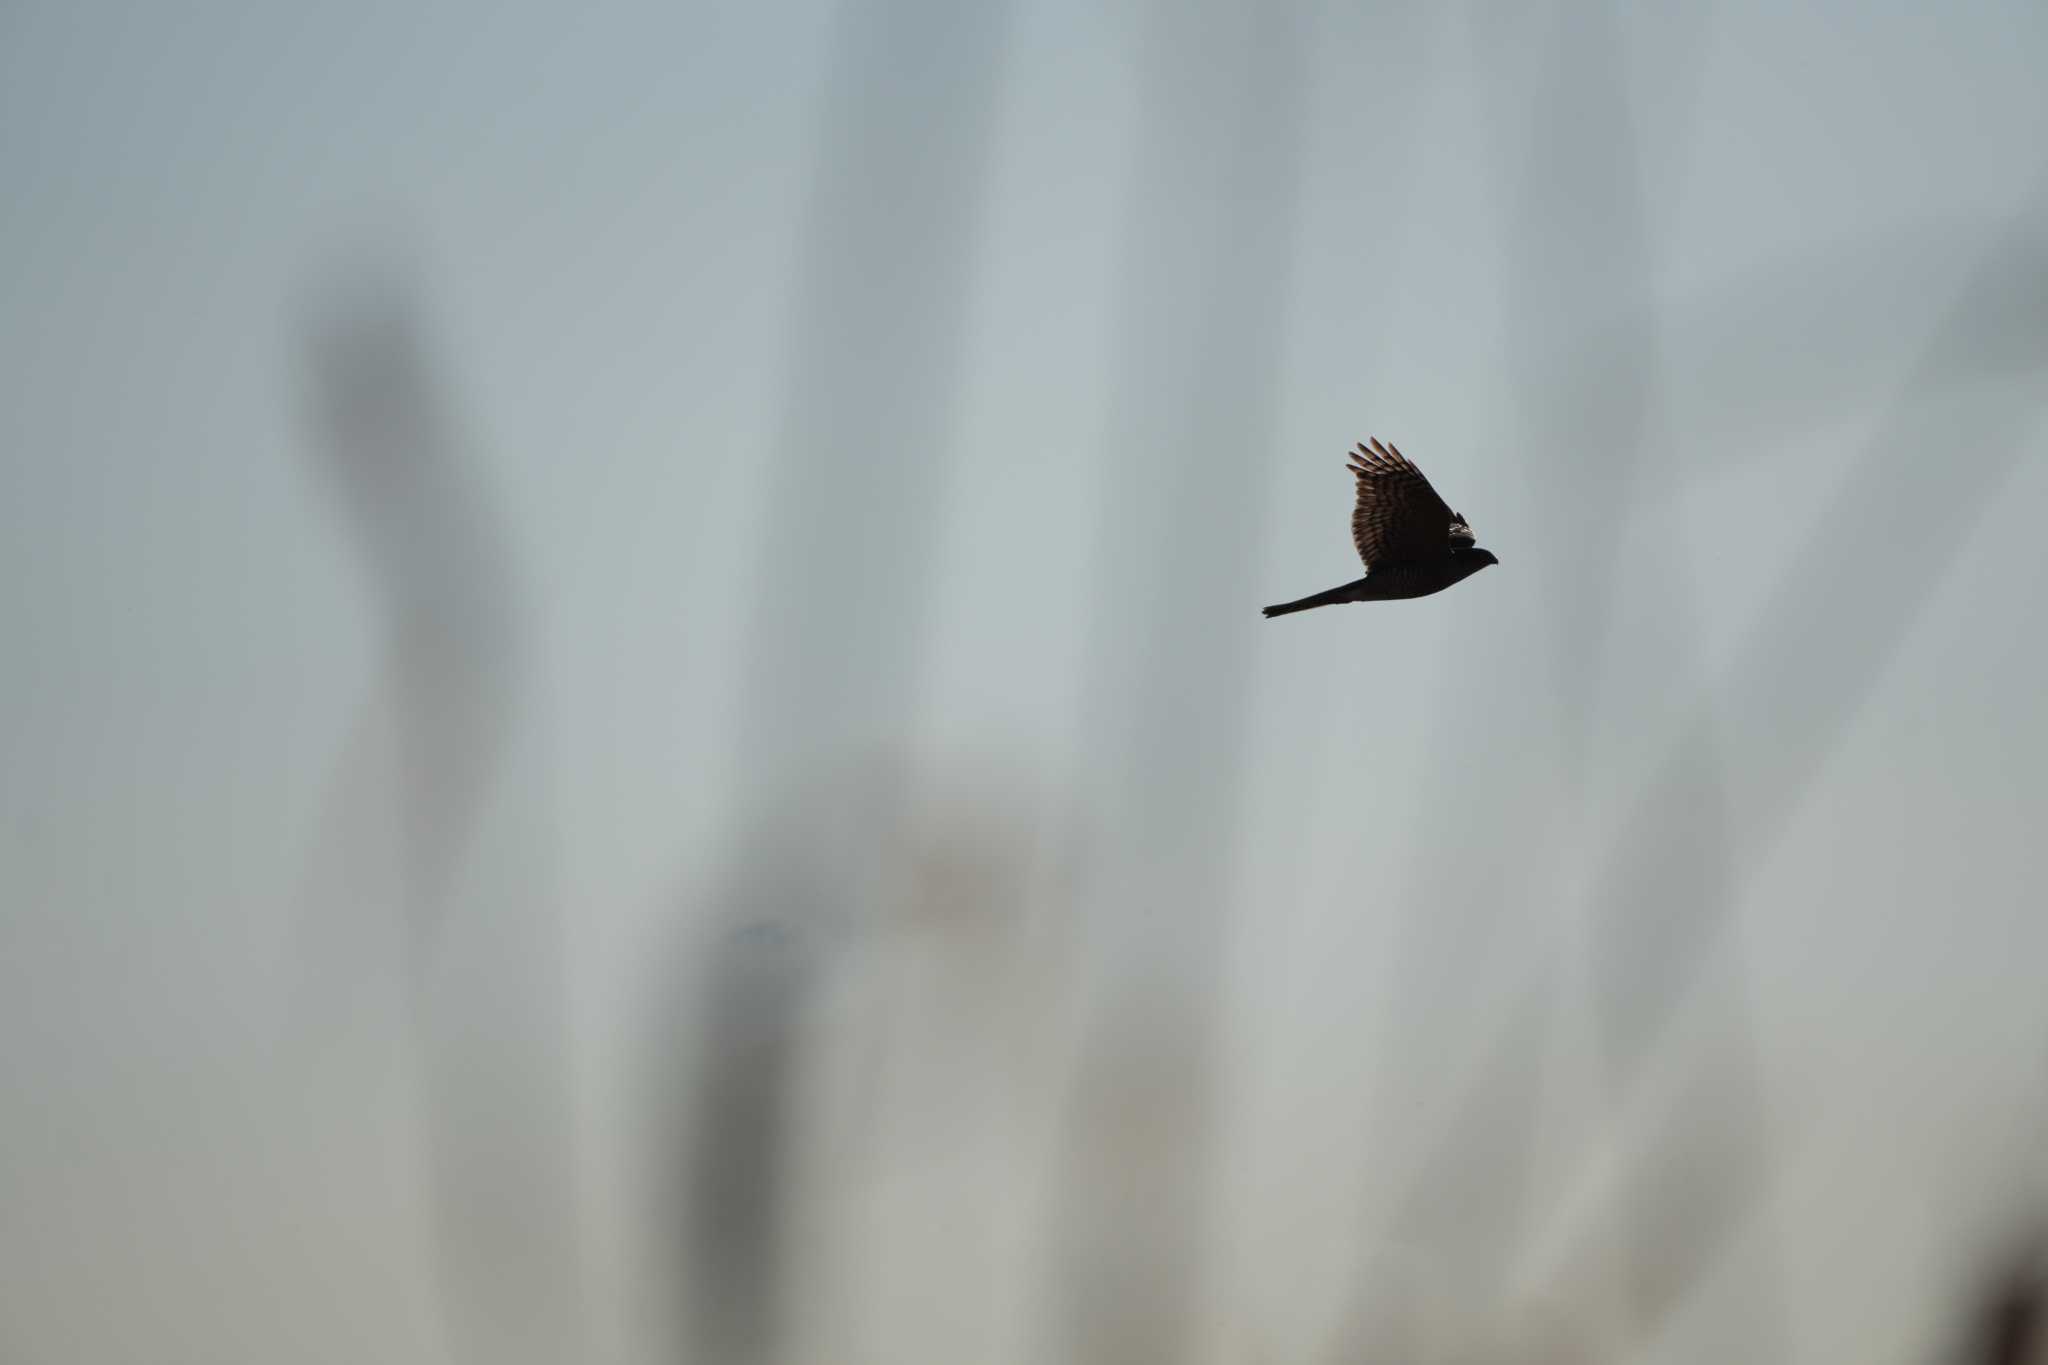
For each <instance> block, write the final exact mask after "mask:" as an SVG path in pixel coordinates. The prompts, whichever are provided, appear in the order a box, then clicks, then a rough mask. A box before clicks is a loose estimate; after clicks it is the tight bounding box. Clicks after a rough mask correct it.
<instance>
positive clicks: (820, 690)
mask: <svg viewBox="0 0 2048 1365" xmlns="http://www.w3.org/2000/svg"><path fill="white" fill-rule="evenodd" d="M1006 9H1007V6H1006V5H1003V4H976V5H953V4H947V3H943V0H847V4H846V7H845V8H844V10H843V11H842V12H841V14H840V18H839V30H838V45H837V51H836V53H835V56H834V58H833V66H832V71H831V75H830V78H829V85H828V89H827V91H826V95H825V100H824V110H823V113H824V124H823V127H822V128H821V130H820V143H821V146H820V153H819V162H818V168H817V171H816V184H815V188H814V190H813V192H812V196H811V199H810V202H809V204H808V206H807V209H806V219H805V224H804V228H803V233H802V238H801V240H802V243H803V246H802V250H803V257H804V258H803V260H802V261H801V262H800V263H799V266H798V270H799V272H800V284H799V288H798V292H797V298H796V303H795V314H794V317H793V319H792V323H791V336H790V342H789V344H790V347H791V354H790V371H789V379H788V383H787V386H786V388H785V390H784V393H783V397H782V417H781V432H780V435H779V437H778V440H777V444H776V449H775V450H774V451H773V453H772V457H771V458H772V461H773V469H772V472H771V474H770V477H769V482H768V487H769V507H768V513H767V518H766V522H765V526H766V535H765V536H764V538H763V540H762V542H761V560H760V566H759V570H758V590H757V595H756V597H755V598H754V600H753V602H752V604H751V607H752V615H753V619H754V626H753V631H752V637H753V638H752V644H751V655H750V658H749V659H748V661H747V673H746V676H747V683H748V686H747V691H746V697H747V703H746V711H745V714H744V715H743V716H742V717H741V726H740V740H741V746H740V755H741V771H742V773H743V776H744V789H745V790H746V792H747V793H748V795H749V796H750V797H751V798H753V799H754V800H759V799H761V798H763V797H767V798H771V799H772V798H774V797H779V796H781V795H782V794H783V793H784V792H785V790H786V789H787V787H788V786H789V785H790V784H796V785H802V784H804V783H805V782H807V781H808V780H810V778H811V777H813V776H814V775H815V774H816V771H817V768H818V765H819V763H820V762H821V761H823V762H835V761H839V760H841V759H843V758H845V757H846V756H848V755H849V754H853V753H864V752H866V751H868V750H869V749H870V748H871V747H872V746H874V745H875V744H877V743H878V742H879V743H882V744H885V745H887V744H894V743H896V742H897V741H899V740H900V739H901V737H902V735H903V732H904V730H905V728H906V727H907V724H908V722H909V718H910V717H911V715H912V714H913V711H914V707H915V704H916V688H915V683H916V679H917V675H918V669H919V665H920V662H921V659H922V655H923V652H924V634H925V628H926V619H925V617H926V605H927V598H928V596H929V590H930V578H931V572H932V565H931V549H932V546H933V545H934V543H935V542H936V540H937V537H938V534H939V531H940V527H939V525H938V517H939V511H940V507H941V497H942V495H943V493H944V492H945V478H944V475H945V466H946V453H947V443H948V440H949V437H950V434H951V421H952V416H953V409H954V392H955V389H956V387H957V385H958V381H959V378H960V357H961V353H962V342H963V339H964V336H965V331H966V324H967V321H968V317H967V306H966V305H967V300H968V297H969V294H970V288H969V286H970V282H971V271H970V267H971V265H972V259H973V248H974V245H975V242H976V239H977V232H976V226H977V224H976V211H977V209H978V208H979V206H980V202H981V197H982V195H981V190H982V184H983V179H984V174H985V171H986V167H987V162H988V159H989V134H990V132H991V128H992V120H993V115H994V108H995V99H996V91H997V80H998V77H999V74H1000V58H1001V55H1002V39H1003V34H1004V32H1005V24H1006Z"/></svg>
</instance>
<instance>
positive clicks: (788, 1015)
mask: <svg viewBox="0 0 2048 1365" xmlns="http://www.w3.org/2000/svg"><path fill="white" fill-rule="evenodd" d="M1007 8H1008V7H1007V5H1006V4H1002V3H991V4H971V5H960V4H953V3H949V2H948V0H847V3H846V4H845V6H844V7H843V9H842V10H841V12H840V14H839V17H838V30H837V38H836V47H835V51H834V53H833V55H832V58H831V62H830V70H829V74H828V77H827V88H826V90H825V93H824V99H823V105H822V109H821V115H822V121H821V124H820V127H819V152H818V164H817V169H816V172H815V179H814V183H813V186H812V190H811V194H810V200H809V203H808V205H807V208H806V216H805V222H804V224H803V226H802V229H801V234H800V239H799V240H800V243H801V246H800V250H801V253H802V259H801V260H800V261H799V262H798V265H797V270H798V273H799V276H800V278H799V283H798V287H797V290H796V298H795V303H794V311H793V315H792V318H791V324H790V338H789V346H790V355H789V372H788V376H787V380H786V383H785V386H784V390H783V395H782V412H781V431H780V434H779V436H778V438H777V440H776V444H775V448H774V449H773V450H772V451H771V452H770V458H771V462H772V471H771V473H770V476H769V479H768V485H767V486H768V500H769V506H768V510H767V513H766V518H765V522H764V527H765V530H764V535H763V539H762V542H761V547H760V556H761V558H760V565H759V569H758V575H757V585H756V594H755V596H754V597H753V599H752V600H751V601H750V603H749V612H750V615H751V617H752V621H753V625H752V630H751V640H750V644H749V652H748V657H746V658H745V659H743V660H742V661H741V667H742V669H743V674H744V678H745V689H744V693H743V695H744V696H745V699H746V700H745V703H744V709H743V711H742V714H741V715H740V716H739V717H738V723H737V728H736V736H737V738H736V744H737V752H736V761H735V764H734V770H735V775H736V780H735V784H734V796H735V809H734V811H733V813H732V814H733V819H734V821H735V825H736V828H737V829H738V830H739V833H740V837H739V838H738V839H737V840H736V841H735V847H734V850H733V853H732V857H731V861H730V862H729V864H728V865H727V867H726V868H725V870H724V872H723V874H722V877H721V878H720V880H719V881H718V883H717V885H718V887H719V889H718V890H716V891H715V892H714V900H715V904H714V905H713V907H712V913H711V925H710V927H709V929H708V931H705V933H704V934H700V933H699V932H698V931H697V930H696V928H694V927H692V928H691V929H689V930H688V931H686V932H685V933H684V934H683V935H682V936H681V938H680V940H679V943H680V946H679V949H678V961H677V970H674V971H672V972H670V973H669V974H668V975H667V977H666V979H665V980H664V982H663V990H664V994H665V995H666V996H669V997H672V998H671V999H665V1000H664V1001H662V1002H661V1006H662V1009H663V1011H664V1012H666V1013H668V1017H669V1018H671V1019H677V1018H678V1016H677V1015H676V1014H675V1013H674V1011H677V1010H680V1011H681V1015H680V1022H679V1023H678V1024H677V1025H676V1026H675V1027H658V1028H657V1035H656V1038H657V1043H656V1045H657V1047H658V1049H660V1053H661V1055H659V1056H658V1057H657V1059H656V1063H655V1064H656V1066H657V1067H659V1068H660V1069H661V1070H662V1072H663V1075H664V1077H665V1079H664V1080H663V1081H662V1082H661V1083H660V1084H659V1086H658V1088H659V1090H660V1091H661V1092H662V1093H663V1094H665V1095H667V1096H669V1098H670V1101H671V1102H672V1103H673V1105H674V1108H673V1110H672V1112H671V1118H670V1120H669V1122H668V1123H666V1124H665V1125H664V1126H663V1128H662V1129H661V1131H662V1133H664V1134H667V1135H669V1136H665V1137H664V1138H663V1139H662V1140H663V1141H664V1142H665V1143H668V1144H671V1147H672V1151H673V1155H672V1156H671V1157H670V1158H669V1159H670V1160H680V1163H681V1165H680V1167H679V1168H678V1169H676V1170H674V1171H673V1172H671V1173H670V1176H669V1177H668V1178H669V1179H671V1180H672V1181H673V1184H672V1186H671V1190H670V1193H669V1195H668V1196H667V1197H666V1198H665V1199H664V1200H663V1201H662V1202H663V1203H664V1205H665V1206H666V1207H667V1208H669V1209H670V1210H671V1213H670V1214H669V1216H670V1217H671V1219H672V1220H673V1224H674V1226H675V1227H676V1228H677V1229H678V1230H679V1232H680V1236H681V1239H682V1243H683V1245H682V1248H681V1251H680V1263H679V1264H677V1265H675V1266H673V1267H672V1272H673V1274H674V1275H675V1277H676V1284H677V1285H678V1286H679V1287H680V1286H685V1285H686V1286H688V1289H687V1291H686V1292H685V1293H684V1294H683V1295H682V1298H683V1299H684V1300H685V1302H683V1303H681V1304H679V1305H678V1307H679V1308H680V1309H681V1310H682V1312H683V1315H684V1319H685V1320H684V1321H683V1322H682V1323H681V1324H680V1325H679V1331H678V1336H677V1339H676V1341H675V1343H674V1347H675V1350H676V1351H677V1352H679V1353H680V1356H681V1358H686V1359H690V1360H693V1361H707V1362H718V1363H720V1365H723V1363H724V1362H756V1361H767V1360H772V1359H777V1358H780V1357H781V1356H782V1355H783V1353H784V1350H785V1342H784V1341H783V1339H782V1337H781V1328H782V1326H783V1324H784V1321H785V1319H786V1318H787V1311H786V1310H787V1301H788V1298H789V1293H790V1291H789V1277H790V1257H789V1255H788V1246H787V1244H786V1243H787V1239H786V1237H785V1225H786V1223H787V1220H788V1219H789V1217H790V1216H791V1210H790V1201H789V1198H788V1195H787V1189H788V1185H789V1172H788V1170H787V1163H788V1160H789V1157H790V1150H791V1143H790V1136H791V1134H790V1128H791V1121H790V1117H789V1116H790V1112H791V1111H790V1105H791V1104H792V1102H793V1095H792V1087H793V1086H794V1084H795V1078H796V1075H797V1073H798V1069H799V1064H800V1061H801V1054H802V1049H803V1026H804V1021H805V1018H806V1015H807V1014H808V1012H809V1011H810V1009H811V1008H812V1005H813V1000H814V996H815V994H816V992H817V990H818V988H819V985H820V982H821V975H820V974H821V973H822V972H824V971H825V970H827V969H828V967H829V963H830V958H831V955H832V954H833V953H834V951H835V950H836V948H837V947H838V946H839V945H840V944H841V943H842V942H843V941H844V935H845V934H846V933H847V932H849V931H852V932H861V931H864V930H865V929H866V928H867V927H869V926H871V925H872V924H873V923H874V922H875V920H876V918H877V917H878V915H879V914H880V913H881V912H882V909H883V906H882V902H883V900H884V899H885V898H886V897H887V896H889V895H891V894H893V891H892V889H891V884H890V880H889V877H888V875H887V869H886V868H884V867H883V866H882V865H881V861H882V860H883V859H885V858H886V856H887V855H888V852H889V850H890V849H891V848H892V847H893V846H894V845H893V842H892V841H893V840H894V839H895V837H896V835H897V833H898V831H899V829H900V825H901V820H902V812H901V802H902V801H903V799H904V794H905V789H906V782H905V778H904V776H903V774H902V773H901V772H900V771H899V769H898V762H899V760H900V752H899V750H900V746H901V743H902V741H903V739H904V737H905V734H906V731H907V730H908V728H909V726H910V723H911V721H912V719H913V717H914V707H915V702H916V682H917V677H918V671H919V666H920V662H921V656H922V654H923V650H924V634H925V629H926V605H927V599H928V595H929V590H930V578H931V573H932V565H931V550H932V546H933V545H934V543H935V542H936V539H937V537H938V535H939V532H940V530H941V528H940V526H939V525H938V524H937V522H938V514H939V509H940V506H941V495H942V493H943V492H944V472H945V468H944V467H945V464H946V454H947V443H948V440H949V436H950V423H951V418H952V413H953V403H954V393H955V390H956V388H957V385H958V380H959V360H960V356H961V353H962V343H963V340H964V336H965V331H966V325H967V322H968V316H967V299H968V296H969V292H970V291H969V285H970V267H971V264H972V259H973V251H974V246H975V242H976V237H977V232H976V227H977V224H976V215H977V210H978V208H979V204H980V199H981V188H982V181H983V177H984V172H985V170H986V167H987V163H988V161H989V137H990V133H991V130H992V125H993V116H994V110H995V100H996V95H997V90H998V80H999V77H1000V74H1001V58H1002V51H1003V38H1004V34H1005V31H1006V17H1007ZM870 764H874V765H875V766H869V765H870ZM767 926H773V927H772V928H769V927H767ZM707 935H708V936H707ZM764 935H765V937H764ZM702 944H708V945H709V947H708V949H705V950H702V951H700V950H699V947H698V945H702ZM679 1063H680V1069H681V1070H682V1071H683V1072H684V1073H685V1074H684V1075H683V1077H682V1080H681V1085H682V1088H683V1089H682V1093H677V1090H678V1087H677V1084H676V1072H677V1070H678V1069H679V1067H678V1064H679ZM676 1149H679V1150H676Z"/></svg>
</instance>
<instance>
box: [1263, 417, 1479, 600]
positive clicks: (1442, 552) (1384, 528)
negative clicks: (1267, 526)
mask: <svg viewBox="0 0 2048 1365" xmlns="http://www.w3.org/2000/svg"><path fill="white" fill-rule="evenodd" d="M1345 467H1346V468H1348V469H1349V470H1350V471H1351V472H1352V473H1353V474H1354V475H1356V476H1357V478H1358V506H1357V507H1356V508H1355V509H1353V511H1352V513H1351V543H1352V544H1354V545H1356V546H1357V547H1358V557H1359V558H1360V559H1362V560H1364V561H1365V577H1363V578H1361V579H1358V580H1357V581H1356V582H1352V583H1346V584H1343V585H1342V586H1341V587H1335V588H1330V589H1328V590H1327V591H1324V592H1319V593H1317V594H1315V595H1314V596H1313V597H1304V598H1302V599H1301V600H1300V601H1298V602H1282V603H1280V604H1279V605H1278V606H1272V607H1267V608H1266V615H1268V616H1285V615H1286V614H1287V613H1288V612H1290V611H1307V610H1308V609H1309V608H1310V607H1327V606H1330V605H1332V604H1334V603H1337V602H1387V601H1392V600H1393V599H1395V598H1400V597H1427V596H1429V595H1430V594H1431V593H1433V592H1442V591H1443V590H1444V589H1445V588H1448V587H1450V586H1451V584H1453V583H1456V582H1458V581H1459V580H1461V579H1466V578H1470V577H1471V576H1472V575H1473V574H1476V573H1478V572H1479V571H1480V570H1481V569H1483V568H1485V567H1486V566H1487V565H1489V564H1498V563H1500V561H1499V560H1497V559H1495V558H1494V557H1493V552H1492V551H1491V550H1482V549H1480V548H1479V547H1478V546H1477V545H1475V544H1473V543H1472V528H1471V526H1470V525H1468V524H1467V523H1466V521H1465V518H1463V517H1462V516H1459V515H1458V514H1457V513H1456V512H1453V511H1452V510H1451V509H1450V506H1449V505H1448V504H1447V503H1445V502H1444V500H1443V499H1442V498H1440V497H1438V496H1437V495H1436V490H1435V489H1434V488H1431V487H1430V486H1429V480H1428V479H1425V478H1423V477H1422V471H1421V470H1419V469H1417V468H1416V467H1415V466H1414V465H1413V464H1412V463H1410V462H1409V459H1408V457H1407V456H1406V455H1403V454H1402V453H1401V452H1400V451H1398V450H1396V449H1394V447H1393V446H1391V445H1381V444H1380V442H1379V441H1378V440H1377V439H1375V440H1374V441H1373V442H1372V444H1371V445H1370V446H1365V445H1361V446H1359V447H1358V449H1357V450H1355V451H1353V452H1352V454H1351V457H1350V463H1349V464H1348V465H1346V466H1345Z"/></svg>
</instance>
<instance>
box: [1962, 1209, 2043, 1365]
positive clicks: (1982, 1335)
mask: <svg viewBox="0 0 2048 1365" xmlns="http://www.w3.org/2000/svg"><path fill="white" fill-rule="evenodd" d="M2043 1251H2044V1241H2043V1237H2042V1230H2041V1229H2040V1228H2038V1227H2037V1228H2034V1229H2032V1230H2031V1232H2030V1235H2028V1236H2027V1237H2026V1238H2024V1239H2022V1240H2020V1241H2019V1242H2018V1243H2017V1244H2016V1245H2015V1246H2013V1247H2012V1248H2010V1249H2008V1250H2007V1251H2006V1252H2005V1253H2004V1254H2003V1255H2002V1256H2000V1257H1999V1258H1998V1259H1997V1260H1996V1261H1995V1262H1992V1263H1991V1264H1990V1265H1988V1266H1987V1267H1986V1269H1987V1272H1988V1273H1985V1274H1983V1275H1982V1276H1980V1279H1979V1283H1978V1284H1977V1285H1976V1287H1975V1291H1976V1292H1975V1298H1974V1301H1973V1302H1971V1303H1970V1304H1969V1306H1968V1310H1967V1313H1966V1321H1965V1323H1964V1330H1963V1333H1962V1339H1961V1341H1960V1343H1959V1344H1958V1346H1957V1348H1956V1349H1955V1350H1953V1351H1952V1352H1950V1353H1949V1354H1948V1359H1949V1360H1950V1361H1952V1362H1953V1365H2042V1362H2044V1361H2048V1260H2044V1257H2043Z"/></svg>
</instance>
